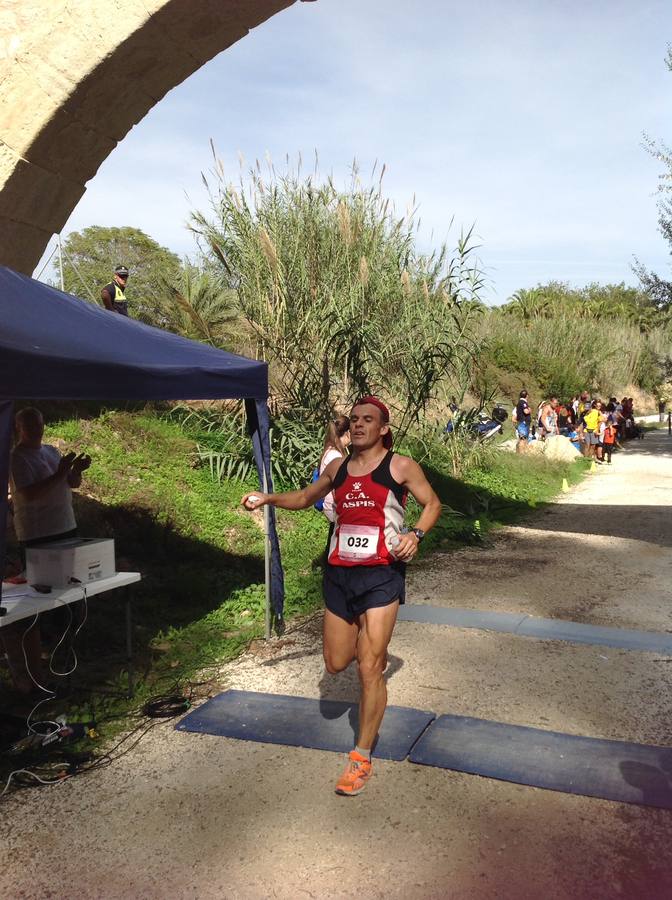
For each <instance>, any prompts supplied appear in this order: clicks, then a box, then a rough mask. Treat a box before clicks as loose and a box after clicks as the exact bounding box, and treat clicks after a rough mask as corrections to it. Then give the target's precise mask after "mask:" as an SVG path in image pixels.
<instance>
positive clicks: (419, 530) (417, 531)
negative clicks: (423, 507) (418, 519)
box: [413, 528, 425, 541]
mask: <svg viewBox="0 0 672 900" xmlns="http://www.w3.org/2000/svg"><path fill="white" fill-rule="evenodd" d="M413 532H414V534H415V536H416V537H417V539H418V540H419V541H421V540H422V539H423V538H424V536H425V532H424V531H423V530H422V528H414V529H413Z"/></svg>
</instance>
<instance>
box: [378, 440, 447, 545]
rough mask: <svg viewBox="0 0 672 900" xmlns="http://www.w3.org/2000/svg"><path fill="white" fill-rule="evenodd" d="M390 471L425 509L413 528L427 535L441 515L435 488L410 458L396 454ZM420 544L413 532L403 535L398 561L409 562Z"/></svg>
mask: <svg viewBox="0 0 672 900" xmlns="http://www.w3.org/2000/svg"><path fill="white" fill-rule="evenodd" d="M390 471H391V473H392V476H393V478H394V479H395V481H398V482H399V484H403V485H404V487H406V488H408V490H409V491H410V492H411V494H413V496H414V497H415V499H416V500H417V501H418V503H419V504H420V505H421V506H422V507H423V510H422V514H421V516H420V518H419V519H418V521H417V522H415V523H414V524H413V525H412V527H413V528H419V529H420V530H421V531H424V532H425V533H427V532H428V531H429V530H430V528H433V527H434V526H435V525H436V522H437V519H438V518H439V516H440V515H441V501H440V500H439V498H438V497H437V496H436V494H435V493H434V488H433V487H432V486H431V484H430V483H429V482H428V481H427V478H426V477H425V473H424V472H423V471H422V469H421V468H420V466H419V465H418V464H417V463H416V462H415V461H414V460H412V459H410V458H409V457H408V456H399V455H398V454H395V455H394V456H393V457H392V463H391V465H390ZM418 543H419V541H418V539H417V537H416V536H415V534H414V533H413V532H412V531H409V532H408V534H402V535H400V536H399V544H398V545H397V547H396V548H395V551H394V555H395V556H396V557H397V559H400V560H402V561H406V562H407V561H408V560H410V559H412V558H413V557H414V556H415V554H416V553H417V550H418Z"/></svg>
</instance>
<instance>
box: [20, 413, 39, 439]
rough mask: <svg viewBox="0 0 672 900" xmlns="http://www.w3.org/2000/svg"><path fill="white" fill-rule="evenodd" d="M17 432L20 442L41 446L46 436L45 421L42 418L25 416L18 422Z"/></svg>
mask: <svg viewBox="0 0 672 900" xmlns="http://www.w3.org/2000/svg"><path fill="white" fill-rule="evenodd" d="M16 430H17V433H18V438H19V441H21V442H23V443H27V444H40V443H41V442H42V436H43V434H44V420H43V419H42V418H41V417H40V416H25V417H22V418H20V419H18V420H17V423H16Z"/></svg>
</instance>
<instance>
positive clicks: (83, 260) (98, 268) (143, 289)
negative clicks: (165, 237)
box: [53, 225, 182, 325]
mask: <svg viewBox="0 0 672 900" xmlns="http://www.w3.org/2000/svg"><path fill="white" fill-rule="evenodd" d="M120 264H123V265H125V266H128V269H129V272H130V276H129V279H128V290H127V297H128V301H129V304H128V305H129V312H130V314H131V315H132V316H134V317H135V318H137V319H141V320H142V321H144V322H148V323H149V324H152V325H160V324H161V316H162V313H161V310H163V309H165V307H166V304H167V303H168V302H169V300H170V297H171V287H170V286H171V285H175V284H177V283H178V281H179V279H180V273H181V269H182V263H181V261H180V258H179V257H178V256H177V255H176V254H175V253H173V252H172V251H171V250H168V248H167V247H162V246H161V245H160V244H158V243H157V242H156V241H155V240H153V239H152V238H151V237H149V235H147V234H145V233H144V232H143V231H141V230H140V229H139V228H131V227H124V228H107V227H103V226H100V225H91V226H89V227H88V228H85V229H84V230H83V231H72V232H71V233H70V234H69V235H68V236H67V238H66V239H65V240H64V242H63V282H64V287H65V290H66V291H68V293H72V294H75V295H76V296H78V297H81V298H82V299H84V300H88V301H90V302H95V303H100V304H102V300H101V299H100V292H101V290H102V288H103V287H104V286H105V285H106V284H109V282H110V281H111V280H112V273H113V271H114V267H115V266H117V265H120ZM53 283H54V284H57V283H60V282H59V279H58V275H56V276H55V277H54V279H53Z"/></svg>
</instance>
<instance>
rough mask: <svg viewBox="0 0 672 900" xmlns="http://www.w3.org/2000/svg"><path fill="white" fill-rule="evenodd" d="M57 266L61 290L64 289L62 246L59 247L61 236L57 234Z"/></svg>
mask: <svg viewBox="0 0 672 900" xmlns="http://www.w3.org/2000/svg"><path fill="white" fill-rule="evenodd" d="M58 268H59V271H60V273H61V290H62V291H64V290H65V283H64V281H63V248H62V247H61V236H60V234H59V236H58Z"/></svg>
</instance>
